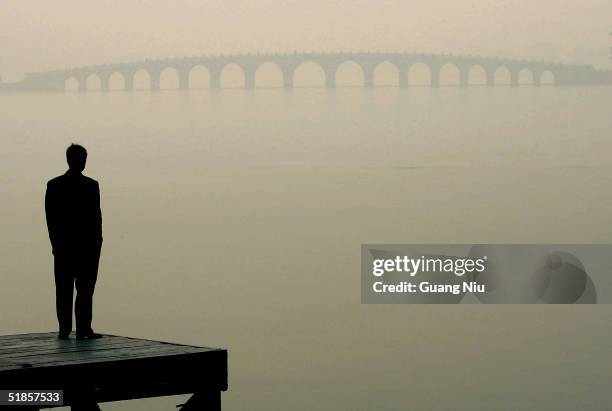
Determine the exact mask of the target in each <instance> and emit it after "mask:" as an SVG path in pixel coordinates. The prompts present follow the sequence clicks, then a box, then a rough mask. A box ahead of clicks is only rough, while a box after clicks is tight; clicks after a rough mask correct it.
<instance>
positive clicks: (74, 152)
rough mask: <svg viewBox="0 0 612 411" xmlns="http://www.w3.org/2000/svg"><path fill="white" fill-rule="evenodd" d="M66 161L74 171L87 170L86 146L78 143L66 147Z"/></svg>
mask: <svg viewBox="0 0 612 411" xmlns="http://www.w3.org/2000/svg"><path fill="white" fill-rule="evenodd" d="M66 161H67V162H68V168H70V170H72V171H76V172H79V173H80V172H81V171H83V170H85V162H86V161H87V150H85V147H83V146H80V145H78V144H71V145H70V147H68V149H66Z"/></svg>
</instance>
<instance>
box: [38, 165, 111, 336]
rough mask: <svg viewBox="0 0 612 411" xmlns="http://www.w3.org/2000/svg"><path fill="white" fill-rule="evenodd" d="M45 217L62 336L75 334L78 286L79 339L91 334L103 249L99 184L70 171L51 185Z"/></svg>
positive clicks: (49, 183) (48, 189) (52, 181)
mask: <svg viewBox="0 0 612 411" xmlns="http://www.w3.org/2000/svg"><path fill="white" fill-rule="evenodd" d="M45 212H46V216H47V227H48V229H49V239H50V240H51V246H52V248H53V255H54V260H55V262H54V268H55V298H56V300H55V302H56V309H57V320H58V322H59V329H60V333H65V334H68V333H70V331H71V330H72V294H73V289H74V287H75V285H76V290H77V296H76V301H75V316H76V329H77V334H87V333H90V332H91V331H92V329H91V318H92V303H93V293H94V288H95V286H96V279H97V277H98V262H99V259H100V249H101V247H102V212H101V210H100V189H99V186H98V182H97V181H96V180H94V179H91V178H89V177H86V176H84V175H82V174H81V173H78V172H73V171H70V170H69V171H68V172H66V174H64V175H61V176H59V177H56V178H54V179H53V180H51V181H49V182H48V183H47V193H46V195H45Z"/></svg>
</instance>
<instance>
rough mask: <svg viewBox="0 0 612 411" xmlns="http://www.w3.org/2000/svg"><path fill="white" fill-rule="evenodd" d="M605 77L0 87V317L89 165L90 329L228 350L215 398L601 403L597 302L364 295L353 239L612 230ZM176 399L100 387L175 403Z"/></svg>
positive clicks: (32, 306)
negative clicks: (491, 84)
mask: <svg viewBox="0 0 612 411" xmlns="http://www.w3.org/2000/svg"><path fill="white" fill-rule="evenodd" d="M611 101H612V88H548V87H542V88H531V87H520V88H517V89H512V88H509V87H506V88H503V87H500V88H493V89H487V88H484V87H483V88H473V89H467V90H459V89H456V88H442V89H440V90H431V89H429V88H414V89H409V90H398V89H395V88H380V89H374V90H362V89H351V88H347V89H338V90H336V91H325V90H320V89H300V90H295V91H293V92H285V91H282V90H272V89H264V90H257V91H254V92H246V91H242V90H224V91H221V92H218V93H212V92H208V91H191V92H189V93H179V92H161V93H156V94H150V93H147V92H142V93H133V94H123V93H108V94H100V93H97V94H96V93H91V94H84V95H79V94H77V93H74V94H66V95H0V131H1V135H2V149H1V150H0V196H1V198H2V212H1V213H0V249H1V250H2V259H1V260H0V272H1V273H2V280H3V281H2V287H1V288H0V316H1V317H0V333H3V334H5V333H22V332H32V331H49V330H53V329H55V327H56V324H55V313H54V309H53V307H54V294H53V281H52V278H53V277H52V271H51V268H52V265H51V263H52V256H51V253H50V247H49V244H48V238H47V233H46V226H45V222H44V213H43V196H44V188H45V182H46V180H47V179H49V178H51V177H53V176H55V175H58V174H60V173H62V172H63V171H64V158H63V156H64V149H65V147H66V146H67V145H68V144H69V143H71V142H73V141H74V142H79V143H82V144H83V145H85V146H86V147H87V148H88V150H89V152H90V156H89V163H88V168H87V170H86V171H87V173H88V174H89V175H90V176H92V177H94V178H97V179H98V180H99V181H100V185H101V188H102V203H103V204H102V207H103V213H104V238H105V243H104V249H103V256H102V261H101V268H100V277H99V283H98V284H99V285H98V288H97V291H96V293H97V294H96V301H95V304H96V307H95V309H96V311H95V318H94V323H95V326H96V329H97V330H99V331H101V332H108V333H114V334H126V335H131V336H137V337H143V338H152V339H161V340H169V341H176V342H181V343H186V344H196V345H210V346H223V347H227V348H228V349H229V352H230V391H229V392H228V393H226V394H225V395H224V409H226V410H261V411H264V410H265V411H269V410H290V411H310V410H349V411H355V410H357V411H359V410H363V411H366V410H377V411H378V410H394V411H395V410H397V411H400V410H457V411H462V410H466V411H468V410H483V411H484V410H487V411H488V410H555V411H559V410H568V411H575V410H587V411H590V410H604V409H607V408H608V407H609V404H610V403H611V402H612V394H611V393H610V383H611V382H612V375H611V373H612V371H611V369H612V368H611V364H612V333H611V332H610V324H611V323H612V308H610V306H606V305H601V306H590V307H589V306H581V307H578V306H576V307H574V306H484V305H480V306H399V305H398V306H363V305H361V304H360V289H359V287H360V272H359V263H360V259H359V253H360V245H361V244H362V243H409V242H461V243H473V242H502V243H513V242H544V243H554V242H569V243H580V242H604V243H606V242H612V231H611V230H610V226H611V224H612V216H611V215H612V190H611V187H612V156H611V155H610V154H611V153H612V138H611V137H612V136H611V134H610V133H611V130H612V116H611V115H610V103H611ZM179 402H181V398H169V399H155V400H146V401H139V402H130V403H117V404H112V405H106V406H105V407H104V409H111V410H114V409H116V410H129V409H137V410H163V409H166V410H167V409H172V406H173V405H174V404H177V403H179Z"/></svg>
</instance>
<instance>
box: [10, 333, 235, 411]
mask: <svg viewBox="0 0 612 411" xmlns="http://www.w3.org/2000/svg"><path fill="white" fill-rule="evenodd" d="M0 389H15V390H16V389H21V390H31V389H37V390H38V389H41V390H42V389H58V390H64V404H72V403H74V402H76V401H78V400H76V399H77V398H81V397H86V398H87V401H95V402H105V401H118V400H128V399H135V398H145V397H157V396H164V395H177V394H189V393H197V394H198V395H199V400H202V399H205V400H206V402H207V403H208V405H209V406H212V408H213V409H214V408H218V409H220V392H221V391H225V390H226V389H227V351H226V350H223V349H218V348H206V347H194V346H187V345H180V344H172V343H166V342H160V341H150V340H143V339H138V338H128V337H119V336H111V335H107V336H104V338H101V339H96V340H84V341H78V340H76V339H74V338H73V339H70V340H60V339H58V338H57V336H56V334H55V333H37V334H21V335H8V336H0ZM194 397H196V396H194ZM217 405H218V406H217Z"/></svg>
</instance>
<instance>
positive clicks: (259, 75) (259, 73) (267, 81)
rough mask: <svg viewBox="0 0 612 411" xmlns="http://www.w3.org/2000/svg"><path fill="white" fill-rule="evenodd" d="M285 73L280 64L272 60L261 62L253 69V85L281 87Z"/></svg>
mask: <svg viewBox="0 0 612 411" xmlns="http://www.w3.org/2000/svg"><path fill="white" fill-rule="evenodd" d="M284 82H285V75H284V74H283V70H282V68H281V66H279V65H278V64H277V63H274V62H272V61H266V62H263V63H261V64H260V65H258V66H257V68H256V69H255V86H256V87H266V88H279V87H283V86H284Z"/></svg>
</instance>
